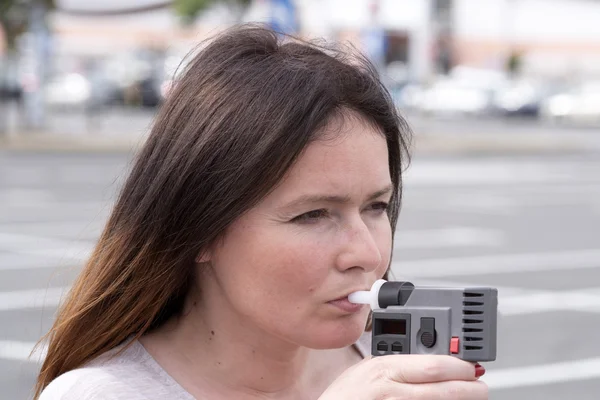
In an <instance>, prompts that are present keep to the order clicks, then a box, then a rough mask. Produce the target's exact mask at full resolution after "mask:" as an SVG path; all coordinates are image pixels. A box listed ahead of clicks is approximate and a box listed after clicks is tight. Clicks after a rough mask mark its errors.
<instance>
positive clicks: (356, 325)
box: [307, 320, 365, 349]
mask: <svg viewBox="0 0 600 400" xmlns="http://www.w3.org/2000/svg"><path fill="white" fill-rule="evenodd" d="M364 332H365V322H364V321H362V320H360V321H356V320H354V321H350V320H349V321H345V322H339V321H338V322H335V323H328V324H325V325H324V326H321V327H320V329H318V330H317V332H314V334H312V335H311V337H310V339H309V340H310V342H311V343H310V345H308V346H307V347H310V348H313V349H339V348H342V347H347V346H350V345H352V344H354V343H356V341H357V340H358V339H359V338H360V336H361V335H362V334H363V333H364Z"/></svg>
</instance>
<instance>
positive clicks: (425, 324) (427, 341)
mask: <svg viewBox="0 0 600 400" xmlns="http://www.w3.org/2000/svg"><path fill="white" fill-rule="evenodd" d="M435 342H436V334H435V318H429V317H422V318H421V343H422V344H423V346H425V347H427V348H430V347H433V346H434V345H435Z"/></svg>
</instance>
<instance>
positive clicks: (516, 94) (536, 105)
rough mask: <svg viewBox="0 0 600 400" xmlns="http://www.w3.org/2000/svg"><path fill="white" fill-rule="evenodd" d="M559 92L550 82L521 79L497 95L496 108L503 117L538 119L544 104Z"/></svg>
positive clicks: (495, 98) (495, 99)
mask: <svg viewBox="0 0 600 400" xmlns="http://www.w3.org/2000/svg"><path fill="white" fill-rule="evenodd" d="M557 91H558V89H557V87H556V85H554V84H552V83H550V82H543V81H533V80H528V79H519V80H516V81H513V82H510V83H509V84H508V85H507V86H506V87H504V88H502V89H500V90H499V91H498V92H497V93H496V96H495V97H494V108H495V110H496V111H497V113H498V114H500V115H502V116H529V117H537V116H538V115H539V112H540V108H541V105H542V102H543V101H544V100H545V99H547V98H548V97H550V96H551V95H553V94H555V93H556V92H557Z"/></svg>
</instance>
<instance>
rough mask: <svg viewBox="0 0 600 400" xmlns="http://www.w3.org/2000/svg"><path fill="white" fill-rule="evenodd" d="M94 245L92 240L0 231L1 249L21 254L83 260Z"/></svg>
mask: <svg viewBox="0 0 600 400" xmlns="http://www.w3.org/2000/svg"><path fill="white" fill-rule="evenodd" d="M93 246H94V244H93V243H91V242H83V241H75V240H60V239H50V238H47V237H41V236H32V235H22V234H18V233H1V232H0V249H2V250H4V251H9V252H13V253H19V254H31V255H41V256H44V257H52V258H58V259H75V260H80V261H82V260H85V259H87V258H88V257H89V255H90V253H91V251H92V249H93Z"/></svg>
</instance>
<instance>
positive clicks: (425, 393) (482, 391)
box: [402, 381, 488, 400]
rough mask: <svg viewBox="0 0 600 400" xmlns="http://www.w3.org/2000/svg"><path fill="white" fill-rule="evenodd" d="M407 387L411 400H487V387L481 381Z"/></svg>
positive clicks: (448, 382) (436, 383) (447, 382)
mask: <svg viewBox="0 0 600 400" xmlns="http://www.w3.org/2000/svg"><path fill="white" fill-rule="evenodd" d="M402 386H408V387H410V390H411V392H412V393H411V396H410V398H411V399H428V400H487V398H488V386H487V385H486V384H485V382H483V381H472V382H468V381H446V382H435V383H422V384H418V385H402Z"/></svg>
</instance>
